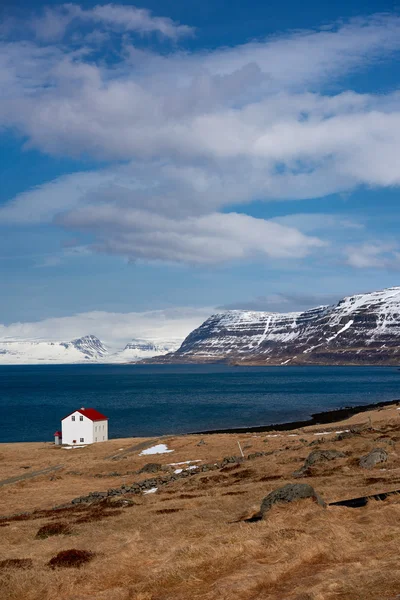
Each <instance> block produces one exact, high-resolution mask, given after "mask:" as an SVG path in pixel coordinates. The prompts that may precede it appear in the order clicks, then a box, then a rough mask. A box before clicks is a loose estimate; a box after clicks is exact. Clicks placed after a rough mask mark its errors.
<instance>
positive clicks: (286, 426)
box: [183, 399, 400, 435]
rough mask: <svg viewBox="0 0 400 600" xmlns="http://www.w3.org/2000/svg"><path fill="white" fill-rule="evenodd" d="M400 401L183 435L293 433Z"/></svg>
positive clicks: (344, 408) (348, 407)
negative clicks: (267, 423) (304, 417)
mask: <svg viewBox="0 0 400 600" xmlns="http://www.w3.org/2000/svg"><path fill="white" fill-rule="evenodd" d="M399 403H400V399H394V400H386V401H383V402H373V403H372V404H361V405H360V406H345V407H343V408H336V409H334V410H327V411H323V412H318V413H313V414H312V415H311V416H310V417H309V418H308V419H305V420H302V421H287V422H285V423H275V424H272V425H252V426H249V427H230V428H228V429H210V430H207V431H191V432H190V433H187V434H183V435H212V434H221V433H246V432H248V433H260V432H263V431H292V430H293V429H301V428H302V427H310V426H313V425H329V424H331V423H338V422H340V421H344V420H346V419H349V418H350V417H352V416H353V415H357V414H359V413H363V412H368V411H370V410H376V409H379V408H385V407H387V406H391V405H392V404H394V405H398V404H399Z"/></svg>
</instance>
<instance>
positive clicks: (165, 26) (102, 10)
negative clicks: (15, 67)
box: [30, 3, 193, 41]
mask: <svg viewBox="0 0 400 600" xmlns="http://www.w3.org/2000/svg"><path fill="white" fill-rule="evenodd" d="M73 22H75V25H79V24H81V22H84V23H89V24H94V25H96V26H98V27H99V26H100V27H105V28H111V29H114V30H116V31H120V32H124V31H125V32H136V33H141V34H149V33H155V32H156V33H158V34H160V35H162V36H165V37H166V38H171V39H173V40H176V39H178V38H179V37H182V36H187V35H192V34H193V28H192V27H189V26H187V25H180V24H179V23H175V22H174V21H173V20H172V19H169V18H168V17H156V16H153V15H152V13H151V11H149V10H147V9H145V8H137V7H136V6H126V5H121V4H104V5H97V6H94V7H93V8H90V9H83V8H82V7H81V6H80V5H79V4H72V3H66V4H61V5H59V6H57V7H55V8H52V7H45V8H44V10H43V13H42V14H40V15H38V16H35V17H34V18H32V19H31V22H30V25H31V28H32V29H33V31H34V33H35V35H36V37H37V38H38V39H39V40H41V41H56V40H60V39H62V38H63V37H64V35H65V33H66V30H67V28H68V27H69V26H70V25H71V24H72V23H73Z"/></svg>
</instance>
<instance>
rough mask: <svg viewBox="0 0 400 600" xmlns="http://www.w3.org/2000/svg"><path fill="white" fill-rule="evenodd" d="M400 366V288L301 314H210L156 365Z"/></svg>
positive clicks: (373, 293) (353, 298)
mask: <svg viewBox="0 0 400 600" xmlns="http://www.w3.org/2000/svg"><path fill="white" fill-rule="evenodd" d="M216 360H229V361H231V362H235V363H246V364H283V363H285V364H361V363H368V364H398V363H400V287H395V288H390V289H386V290H382V291H378V292H372V293H369V294H357V295H354V296H349V297H346V298H344V299H343V300H341V301H340V302H338V304H336V305H334V306H320V307H317V308H314V309H311V310H307V311H305V312H294V313H268V312H255V311H241V310H230V311H226V312H222V313H218V314H215V315H212V316H211V317H210V318H209V319H207V320H206V321H205V322H204V323H203V324H202V325H201V326H200V327H199V328H197V329H195V330H194V331H193V332H192V333H191V334H190V335H189V336H188V337H187V338H186V339H185V340H184V342H183V343H182V346H181V347H180V348H179V349H178V351H177V352H175V353H173V354H169V355H167V356H166V357H165V358H164V359H162V358H160V361H159V362H212V361H216Z"/></svg>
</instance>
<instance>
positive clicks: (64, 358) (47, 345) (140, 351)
mask: <svg viewBox="0 0 400 600" xmlns="http://www.w3.org/2000/svg"><path fill="white" fill-rule="evenodd" d="M179 344H180V341H176V340H175V341H173V342H161V341H158V342H153V341H151V340H132V342H130V343H128V344H127V345H126V346H125V348H124V349H123V350H121V351H119V352H115V353H111V352H109V350H108V349H107V348H106V346H105V345H104V344H103V342H101V341H100V340H99V339H98V338H97V337H96V336H95V335H86V336H83V337H80V338H77V339H74V340H71V341H68V342H64V341H50V340H20V339H9V338H7V339H0V365H2V364H7V365H13V364H68V363H88V362H93V363H108V362H110V363H125V362H136V361H138V360H141V359H142V358H151V357H152V356H155V355H161V354H166V353H167V352H173V351H174V350H176V349H177V348H178V346H179Z"/></svg>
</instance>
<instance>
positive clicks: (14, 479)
mask: <svg viewBox="0 0 400 600" xmlns="http://www.w3.org/2000/svg"><path fill="white" fill-rule="evenodd" d="M63 466H64V465H56V466H55V467H47V469H42V470H41V471H32V472H31V473H25V474H24V475H17V476H16V477H9V478H8V479H3V480H2V481H0V487H3V485H9V484H11V483H17V482H18V481H24V480H25V479H33V477H38V476H39V475H47V473H52V472H53V471H58V470H59V469H62V468H63Z"/></svg>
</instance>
